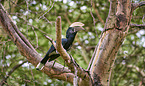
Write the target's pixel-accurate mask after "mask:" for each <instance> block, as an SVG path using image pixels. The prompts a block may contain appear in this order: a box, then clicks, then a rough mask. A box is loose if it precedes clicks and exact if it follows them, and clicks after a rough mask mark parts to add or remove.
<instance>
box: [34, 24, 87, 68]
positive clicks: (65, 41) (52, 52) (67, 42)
mask: <svg viewBox="0 0 145 86" xmlns="http://www.w3.org/2000/svg"><path fill="white" fill-rule="evenodd" d="M82 26H84V24H83V23H81V22H74V23H72V24H71V25H70V26H69V28H68V29H67V31H66V38H62V39H61V40H62V46H63V48H64V49H65V50H66V51H68V50H70V48H71V46H72V43H73V41H74V39H75V36H76V34H77V32H78V31H80V30H85V29H84V28H83V27H82ZM55 42H56V41H55ZM59 56H60V54H59V53H58V52H57V50H56V49H55V47H54V46H53V45H51V47H50V48H49V50H48V51H47V53H46V55H45V56H44V58H43V59H42V60H41V61H40V62H39V63H38V65H37V66H36V69H37V70H42V69H43V67H44V65H45V64H46V62H47V61H48V62H50V61H53V60H54V59H56V58H58V57H59Z"/></svg>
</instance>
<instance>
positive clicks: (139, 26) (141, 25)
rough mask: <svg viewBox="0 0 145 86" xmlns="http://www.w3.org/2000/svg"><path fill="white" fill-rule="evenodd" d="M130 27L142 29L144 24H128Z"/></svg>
mask: <svg viewBox="0 0 145 86" xmlns="http://www.w3.org/2000/svg"><path fill="white" fill-rule="evenodd" d="M130 27H132V28H133V27H138V28H140V29H143V28H145V24H130Z"/></svg>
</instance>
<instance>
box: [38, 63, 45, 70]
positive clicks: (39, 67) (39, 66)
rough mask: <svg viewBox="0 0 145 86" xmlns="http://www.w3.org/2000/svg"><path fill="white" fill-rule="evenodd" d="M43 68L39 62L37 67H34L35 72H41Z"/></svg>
mask: <svg viewBox="0 0 145 86" xmlns="http://www.w3.org/2000/svg"><path fill="white" fill-rule="evenodd" d="M43 67H44V64H42V63H41V62H40V63H38V65H37V66H36V70H42V69H43Z"/></svg>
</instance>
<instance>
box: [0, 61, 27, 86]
mask: <svg viewBox="0 0 145 86" xmlns="http://www.w3.org/2000/svg"><path fill="white" fill-rule="evenodd" d="M26 62H27V60H26V61H23V62H22V63H21V64H17V65H15V66H14V67H13V68H12V69H11V70H10V71H9V72H8V74H7V75H6V77H5V78H3V79H2V80H1V82H0V86H3V85H4V84H5V83H6V80H7V79H8V78H9V76H10V75H11V74H12V73H13V72H14V71H15V70H16V69H18V68H19V67H21V66H22V65H23V64H24V63H26Z"/></svg>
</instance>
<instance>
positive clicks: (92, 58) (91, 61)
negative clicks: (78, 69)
mask: <svg viewBox="0 0 145 86" xmlns="http://www.w3.org/2000/svg"><path fill="white" fill-rule="evenodd" d="M97 48H98V44H97V46H96V47H95V50H94V53H93V55H92V57H91V60H90V62H89V65H88V68H87V71H90V68H91V66H92V63H93V60H94V57H95V54H96V52H97Z"/></svg>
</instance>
